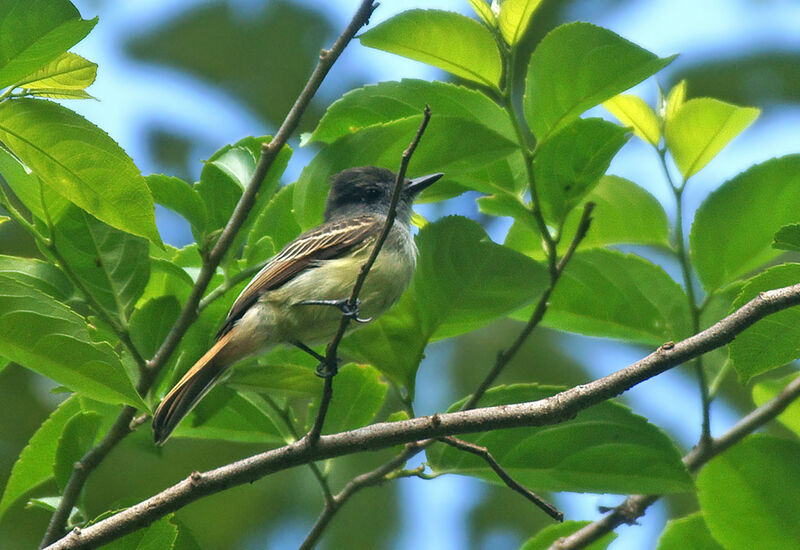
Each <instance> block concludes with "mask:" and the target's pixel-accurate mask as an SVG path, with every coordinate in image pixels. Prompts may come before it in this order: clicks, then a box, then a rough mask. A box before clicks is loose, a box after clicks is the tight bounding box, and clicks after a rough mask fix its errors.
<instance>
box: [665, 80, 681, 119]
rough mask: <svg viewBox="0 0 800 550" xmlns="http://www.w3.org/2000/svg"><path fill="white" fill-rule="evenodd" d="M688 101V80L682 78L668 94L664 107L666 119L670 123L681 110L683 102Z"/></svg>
mask: <svg viewBox="0 0 800 550" xmlns="http://www.w3.org/2000/svg"><path fill="white" fill-rule="evenodd" d="M685 102H686V81H685V80H681V81H680V82H678V83H677V84H676V85H675V86H673V87H672V89H671V90H670V91H669V94H668V95H667V101H666V105H665V107H664V121H665V122H666V123H667V124H669V123H670V122H672V119H673V118H675V115H676V114H677V113H678V111H680V109H681V107H683V104H684V103H685Z"/></svg>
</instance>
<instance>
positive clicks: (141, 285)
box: [53, 206, 150, 320]
mask: <svg viewBox="0 0 800 550" xmlns="http://www.w3.org/2000/svg"><path fill="white" fill-rule="evenodd" d="M53 231H54V234H55V245H56V248H57V249H58V251H59V253H61V255H62V256H63V257H64V259H65V260H66V262H67V265H69V268H70V269H71V270H72V272H73V273H75V275H76V276H77V277H78V278H79V279H80V280H81V282H82V283H83V285H84V286H85V287H86V288H87V290H88V291H89V292H90V293H91V295H92V296H93V297H94V298H95V299H96V300H97V301H98V302H99V303H100V304H101V305H102V306H103V307H104V308H105V309H106V310H107V311H109V312H111V313H112V315H116V316H118V317H119V318H120V319H122V320H127V318H128V315H130V312H131V310H132V309H133V306H134V305H135V304H136V301H137V300H138V299H139V297H140V296H141V295H142V292H143V291H144V289H145V286H147V280H148V278H149V276H150V255H149V245H148V243H147V241H146V240H144V239H143V238H141V237H136V236H134V235H131V234H130V233H125V232H123V231H119V230H117V229H114V228H113V227H111V226H109V225H106V224H104V223H103V222H101V221H99V220H97V219H96V218H94V217H92V216H90V215H89V214H87V213H86V212H84V211H83V210H81V209H79V208H77V207H76V206H72V207H70V209H69V210H68V211H67V212H66V213H65V214H64V216H63V217H62V218H61V221H60V222H58V223H57V224H56V226H55V227H54V228H53Z"/></svg>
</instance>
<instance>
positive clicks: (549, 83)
mask: <svg viewBox="0 0 800 550" xmlns="http://www.w3.org/2000/svg"><path fill="white" fill-rule="evenodd" d="M672 59H673V58H672V57H670V58H665V59H659V58H658V57H656V56H655V55H654V54H652V53H650V52H648V51H647V50H644V49H642V48H640V47H639V46H637V45H635V44H633V43H631V42H628V41H627V40H625V39H624V38H621V37H620V36H617V35H616V34H614V33H613V32H611V31H609V30H607V29H603V28H601V27H596V26H594V25H591V24H589V23H569V24H567V25H562V26H560V27H558V28H556V29H555V30H554V31H552V32H550V34H548V35H547V36H545V37H544V38H543V39H542V41H541V42H540V43H539V45H538V46H537V47H536V50H535V51H534V52H533V55H532V56H531V62H530V65H529V66H528V75H527V77H526V84H525V97H524V100H523V106H524V110H525V119H526V120H527V121H528V124H529V125H530V127H531V129H532V130H533V132H534V134H536V137H538V138H539V139H544V138H545V137H547V136H548V135H549V134H550V133H551V132H553V131H555V130H557V129H559V128H561V127H563V126H565V125H567V124H569V123H570V122H571V121H572V120H574V119H576V118H577V117H578V116H580V114H581V113H583V112H584V111H586V110H587V109H589V108H590V107H594V106H595V105H598V104H600V103H602V102H603V101H605V100H607V99H609V98H611V97H613V96H615V95H617V94H618V93H620V92H623V91H625V90H627V89H628V88H630V87H631V86H633V85H634V84H638V83H639V82H641V81H642V80H644V79H645V78H647V77H648V76H650V75H652V74H655V73H656V72H658V71H659V70H661V69H662V68H664V67H665V66H666V65H667V64H669V62H670V61H672Z"/></svg>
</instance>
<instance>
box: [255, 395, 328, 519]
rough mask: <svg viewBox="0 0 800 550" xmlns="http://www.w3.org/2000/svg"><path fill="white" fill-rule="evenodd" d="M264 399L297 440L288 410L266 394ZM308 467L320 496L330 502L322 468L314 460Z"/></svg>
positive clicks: (298, 433) (298, 436)
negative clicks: (320, 493)
mask: <svg viewBox="0 0 800 550" xmlns="http://www.w3.org/2000/svg"><path fill="white" fill-rule="evenodd" d="M264 401H266V402H267V404H268V405H269V406H270V407H271V408H272V410H273V411H275V414H277V415H278V416H279V417H280V418H281V420H283V423H284V424H285V425H286V428H287V429H288V430H289V433H291V434H292V437H293V438H294V440H295V441H297V440H298V439H300V432H299V431H298V430H297V426H296V425H295V423H294V420H292V416H291V414H290V413H289V410H288V409H285V408H282V407H279V406H278V404H277V403H276V402H275V400H274V399H272V398H271V397H270V396H268V395H265V396H264ZM308 467H309V469H310V470H311V473H312V474H314V477H315V478H316V480H317V483H319V487H320V489H321V490H322V497H323V498H324V499H325V502H326V503H328V502H331V501H332V500H333V492H332V491H331V486H330V484H329V483H328V477H327V476H326V475H325V474H323V473H322V470H320V469H319V466H317V463H316V462H309V463H308Z"/></svg>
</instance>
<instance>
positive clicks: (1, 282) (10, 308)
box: [0, 275, 147, 410]
mask: <svg viewBox="0 0 800 550" xmlns="http://www.w3.org/2000/svg"><path fill="white" fill-rule="evenodd" d="M0 312H3V313H2V314H0V356H3V357H6V358H7V359H10V360H12V361H14V362H16V363H19V364H20V365H22V366H24V367H27V368H29V369H31V370H33V371H35V372H38V373H39V374H42V375H44V376H47V377H50V378H52V379H53V380H55V381H56V382H58V383H59V384H63V385H64V386H66V387H68V388H70V389H71V390H74V391H77V392H80V393H82V394H84V395H86V396H87V397H91V398H92V399H97V400H98V401H103V402H105V403H112V404H117V403H127V404H129V405H133V406H134V407H139V408H142V409H145V410H146V408H147V407H146V406H145V405H144V403H143V402H142V400H141V398H140V397H139V395H138V394H137V393H136V390H135V389H134V388H133V385H132V384H131V381H130V380H129V379H128V377H127V376H126V374H125V370H124V368H123V367H122V364H121V363H120V359H119V357H118V356H117V355H116V354H115V353H114V351H113V350H112V349H111V346H109V345H108V344H106V343H105V342H94V341H92V338H91V337H90V335H89V328H88V327H87V325H86V321H85V320H84V319H83V318H82V317H80V316H79V315H77V314H76V313H75V312H73V311H72V310H70V309H69V308H68V307H67V306H65V305H64V304H62V303H60V302H57V301H56V300H54V299H53V298H51V297H50V296H48V295H46V294H44V293H43V292H40V291H38V290H36V289H34V288H31V287H29V286H27V285H24V284H22V283H20V282H18V281H16V280H14V279H11V278H9V277H6V276H4V275H0Z"/></svg>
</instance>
